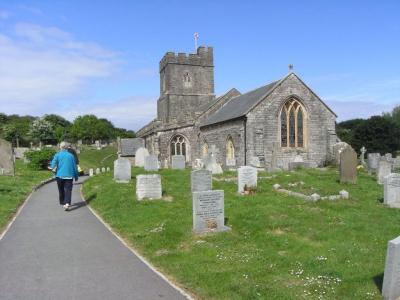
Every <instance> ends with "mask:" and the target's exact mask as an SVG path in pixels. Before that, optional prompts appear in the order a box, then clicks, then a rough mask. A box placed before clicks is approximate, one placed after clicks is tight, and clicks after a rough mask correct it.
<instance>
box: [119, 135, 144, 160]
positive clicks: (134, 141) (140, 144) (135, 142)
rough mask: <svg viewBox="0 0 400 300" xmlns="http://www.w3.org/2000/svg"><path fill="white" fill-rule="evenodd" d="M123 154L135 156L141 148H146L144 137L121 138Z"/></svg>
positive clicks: (121, 151)
mask: <svg viewBox="0 0 400 300" xmlns="http://www.w3.org/2000/svg"><path fill="white" fill-rule="evenodd" d="M119 142H120V153H121V156H135V155H136V151H137V150H138V149H139V148H144V139H142V138H127V139H120V141H119Z"/></svg>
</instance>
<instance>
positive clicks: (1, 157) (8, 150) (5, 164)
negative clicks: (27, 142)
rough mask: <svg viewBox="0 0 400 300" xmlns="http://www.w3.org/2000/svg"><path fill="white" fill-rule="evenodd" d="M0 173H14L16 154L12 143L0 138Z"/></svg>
mask: <svg viewBox="0 0 400 300" xmlns="http://www.w3.org/2000/svg"><path fill="white" fill-rule="evenodd" d="M0 175H14V155H13V149H12V146H11V143H9V142H7V141H6V140H3V139H0Z"/></svg>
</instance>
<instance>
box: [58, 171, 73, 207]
mask: <svg viewBox="0 0 400 300" xmlns="http://www.w3.org/2000/svg"><path fill="white" fill-rule="evenodd" d="M56 179H57V186H58V196H59V200H60V204H61V205H64V204H67V203H68V204H69V205H71V192H72V179H62V178H58V177H57V178H56Z"/></svg>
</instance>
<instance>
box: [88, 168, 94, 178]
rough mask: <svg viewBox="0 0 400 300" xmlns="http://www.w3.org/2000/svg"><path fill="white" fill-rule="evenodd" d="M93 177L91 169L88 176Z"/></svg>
mask: <svg viewBox="0 0 400 300" xmlns="http://www.w3.org/2000/svg"><path fill="white" fill-rule="evenodd" d="M93 175H94V172H93V169H89V176H90V177H92V176H93Z"/></svg>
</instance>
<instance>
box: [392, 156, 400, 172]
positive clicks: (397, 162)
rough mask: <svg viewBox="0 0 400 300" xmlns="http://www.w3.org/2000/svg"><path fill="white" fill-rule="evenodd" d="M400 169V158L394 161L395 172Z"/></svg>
mask: <svg viewBox="0 0 400 300" xmlns="http://www.w3.org/2000/svg"><path fill="white" fill-rule="evenodd" d="M397 169H400V157H396V158H395V159H393V170H397Z"/></svg>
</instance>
